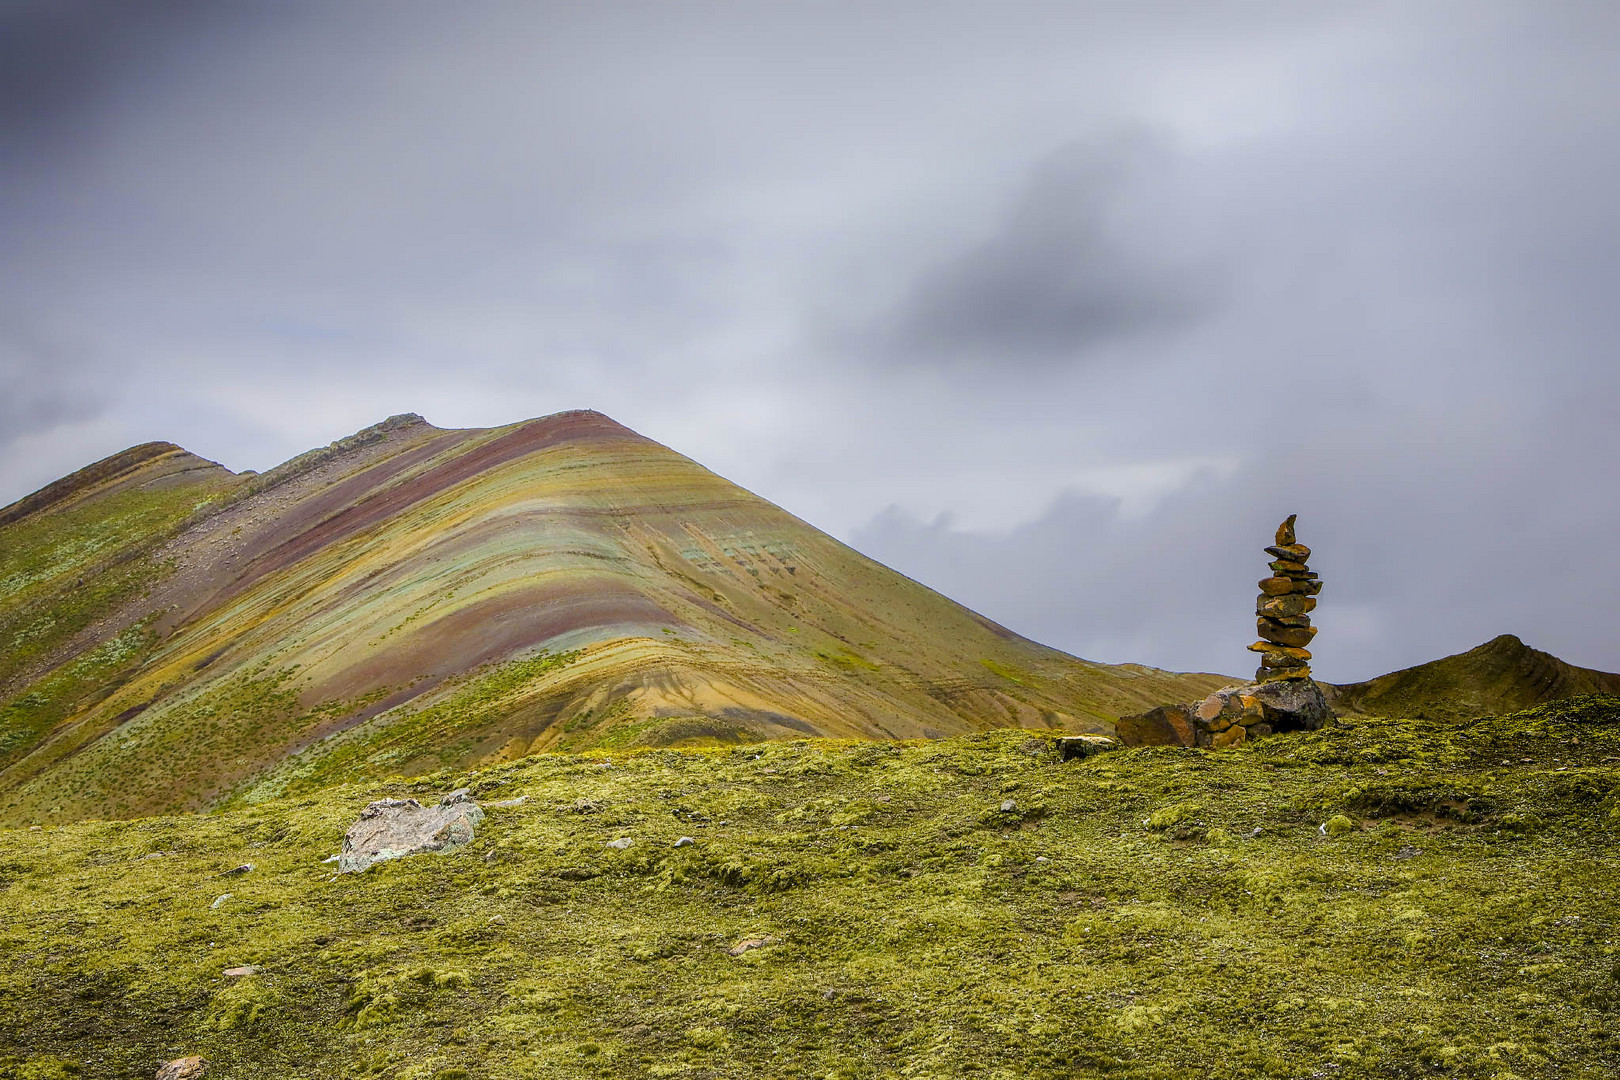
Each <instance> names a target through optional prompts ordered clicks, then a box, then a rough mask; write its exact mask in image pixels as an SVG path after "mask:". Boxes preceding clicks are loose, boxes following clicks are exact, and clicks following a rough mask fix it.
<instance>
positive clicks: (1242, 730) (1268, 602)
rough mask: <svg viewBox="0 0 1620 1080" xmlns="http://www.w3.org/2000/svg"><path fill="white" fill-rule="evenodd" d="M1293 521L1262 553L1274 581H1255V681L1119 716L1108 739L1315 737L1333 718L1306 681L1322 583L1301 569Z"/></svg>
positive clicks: (1168, 741) (1172, 741) (1219, 742)
mask: <svg viewBox="0 0 1620 1080" xmlns="http://www.w3.org/2000/svg"><path fill="white" fill-rule="evenodd" d="M1294 518H1295V515H1293V514H1290V515H1289V517H1288V520H1287V521H1285V522H1283V523H1282V525H1281V526H1280V527H1279V528H1278V529H1277V543H1276V545H1275V546H1273V547H1268V548H1266V552H1267V554H1269V555H1270V556H1271V557H1272V558H1273V560H1275V561H1273V562H1272V564H1271V570H1272V576H1271V577H1268V578H1266V579H1265V580H1264V581H1262V582H1260V599H1259V601H1258V602H1257V603H1256V605H1255V609H1254V610H1255V615H1256V617H1257V619H1258V628H1259V631H1260V640H1259V641H1257V642H1255V643H1254V644H1253V645H1250V646H1249V648H1250V649H1252V650H1254V651H1255V652H1257V653H1259V654H1260V670H1259V671H1257V672H1256V673H1255V681H1254V682H1252V683H1246V684H1244V685H1242V686H1225V687H1222V688H1221V689H1219V690H1217V691H1215V692H1214V693H1213V694H1211V695H1209V696H1208V697H1206V698H1205V699H1204V700H1203V701H1191V702H1186V703H1177V704H1174V705H1160V706H1159V707H1158V708H1155V709H1149V710H1148V711H1147V712H1145V713H1138V714H1136V715H1135V716H1122V717H1120V718H1119V721H1118V722H1117V723H1116V724H1115V725H1114V733H1115V734H1116V735H1117V736H1118V737H1119V740H1120V742H1122V743H1124V744H1125V745H1127V746H1151V745H1169V746H1208V747H1212V748H1216V749H1219V748H1221V747H1226V746H1237V745H1239V744H1241V743H1243V742H1245V741H1247V740H1249V739H1255V738H1260V737H1262V736H1265V735H1271V734H1274V733H1276V732H1282V731H1314V730H1315V729H1317V728H1320V727H1321V726H1322V725H1323V724H1325V723H1327V721H1328V720H1329V719H1330V718H1331V717H1332V716H1333V712H1332V710H1331V709H1330V708H1329V707H1328V703H1327V698H1326V696H1325V695H1323V693H1322V688H1321V687H1320V686H1317V685H1316V681H1315V680H1314V679H1312V678H1311V663H1310V661H1311V654H1310V651H1309V650H1307V649H1306V648H1305V646H1306V645H1308V644H1310V640H1311V638H1312V637H1314V636H1315V634H1316V630H1315V628H1313V627H1312V626H1311V620H1310V617H1309V616H1310V612H1311V611H1312V610H1313V609H1314V608H1315V607H1316V594H1317V593H1319V592H1321V591H1322V583H1321V582H1320V581H1318V580H1317V578H1316V575H1315V574H1314V573H1312V572H1311V570H1310V568H1309V567H1307V566H1306V565H1305V560H1306V559H1308V558H1310V557H1311V549H1310V548H1308V547H1306V546H1305V545H1304V544H1301V543H1299V542H1298V541H1297V540H1296V539H1295V537H1294Z"/></svg>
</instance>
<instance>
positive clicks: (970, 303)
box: [881, 132, 1214, 365]
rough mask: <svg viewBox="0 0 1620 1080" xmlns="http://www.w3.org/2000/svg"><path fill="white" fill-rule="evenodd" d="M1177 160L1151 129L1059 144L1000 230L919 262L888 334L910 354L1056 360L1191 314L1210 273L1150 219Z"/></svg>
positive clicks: (1204, 300) (896, 350) (892, 345)
mask: <svg viewBox="0 0 1620 1080" xmlns="http://www.w3.org/2000/svg"><path fill="white" fill-rule="evenodd" d="M1178 164H1179V163H1178V162H1177V161H1176V159H1175V156H1174V154H1173V153H1172V152H1171V150H1170V149H1169V148H1168V147H1167V146H1164V145H1162V144H1161V143H1160V142H1158V141H1157V140H1155V139H1154V138H1153V136H1152V135H1150V134H1148V133H1145V132H1130V133H1121V134H1118V135H1115V136H1113V137H1110V138H1104V139H1099V140H1094V141H1087V142H1081V143H1076V144H1074V145H1070V146H1067V147H1064V148H1063V149H1061V150H1060V151H1058V152H1057V153H1055V154H1052V155H1051V156H1050V157H1048V158H1046V159H1045V160H1043V161H1042V162H1040V164H1039V165H1038V166H1037V167H1036V168H1035V169H1034V170H1033V173H1032V175H1031V176H1030V178H1029V180H1028V183H1027V184H1026V186H1025V188H1024V190H1023V191H1021V192H1020V193H1019V195H1018V197H1017V199H1016V201H1015V202H1014V204H1013V206H1012V208H1011V210H1010V211H1009V212H1008V213H1007V215H1006V217H1005V219H1004V220H1003V221H1002V222H1001V223H1000V224H999V227H998V228H997V229H996V231H995V233H994V235H992V236H991V237H990V238H989V239H987V240H985V241H984V242H982V243H979V244H976V245H974V246H973V247H971V248H970V249H969V250H967V251H964V252H962V253H960V254H958V255H955V256H953V257H952V258H950V259H949V260H948V261H946V262H945V263H944V264H943V265H940V266H936V267H933V268H930V269H928V270H926V271H924V273H923V274H922V275H921V277H920V280H919V281H918V282H917V284H916V285H915V286H914V287H913V289H912V291H911V293H910V295H909V296H907V297H906V299H905V300H904V302H903V304H902V306H901V308H900V310H899V311H898V312H897V313H896V315H895V316H894V318H893V326H892V329H891V330H890V331H889V335H888V338H887V340H885V341H883V342H882V343H881V344H882V345H883V346H886V347H887V348H889V349H891V350H892V351H893V354H894V355H895V356H896V357H897V358H899V359H901V360H902V361H905V362H912V363H930V362H939V361H945V362H953V361H968V362H977V363H989V364H997V365H1000V364H1006V363H1009V362H1014V363H1016V362H1025V361H1036V362H1052V361H1062V360H1073V359H1077V358H1080V357H1082V356H1084V355H1085V354H1086V353H1088V352H1090V351H1092V350H1094V349H1095V348H1096V347H1098V346H1100V345H1104V344H1107V343H1109V342H1111V341H1115V340H1117V339H1120V338H1129V337H1136V336H1141V335H1150V334H1155V333H1163V332H1166V331H1173V330H1176V329H1179V328H1181V327H1184V326H1186V325H1188V324H1189V323H1190V322H1192V321H1193V320H1195V319H1196V318H1197V317H1198V316H1199V315H1200V314H1201V313H1202V312H1203V311H1204V310H1205V309H1206V307H1207V306H1208V304H1209V303H1210V302H1211V301H1212V299H1213V296H1212V294H1213V292H1214V283H1213V281H1212V277H1211V272H1210V271H1209V270H1205V271H1204V272H1203V273H1201V274H1200V273H1197V272H1195V271H1194V270H1193V268H1192V267H1190V266H1188V265H1185V264H1184V262H1181V261H1180V260H1178V258H1177V256H1175V255H1173V254H1171V253H1170V252H1169V251H1166V250H1165V249H1166V247H1167V246H1168V245H1166V244H1165V243H1164V241H1165V240H1166V239H1167V238H1166V237H1165V236H1164V235H1163V232H1162V229H1159V228H1155V224H1156V222H1155V218H1156V217H1157V216H1158V215H1159V214H1160V213H1162V211H1163V210H1164V209H1165V208H1164V207H1163V206H1161V205H1157V204H1156V203H1155V202H1154V201H1153V195H1154V194H1159V193H1160V192H1161V191H1162V188H1163V186H1164V182H1165V180H1166V179H1167V178H1168V177H1167V174H1170V173H1172V172H1173V171H1174V170H1175V169H1176V168H1177V166H1178ZM1133 218H1134V220H1132V219H1133Z"/></svg>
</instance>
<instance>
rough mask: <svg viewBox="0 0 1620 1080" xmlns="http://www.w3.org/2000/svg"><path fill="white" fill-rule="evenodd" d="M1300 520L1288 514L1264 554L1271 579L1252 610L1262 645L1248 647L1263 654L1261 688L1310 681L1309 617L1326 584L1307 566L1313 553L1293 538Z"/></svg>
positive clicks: (1263, 582)
mask: <svg viewBox="0 0 1620 1080" xmlns="http://www.w3.org/2000/svg"><path fill="white" fill-rule="evenodd" d="M1296 517H1298V515H1297V514H1289V515H1288V520H1287V521H1285V522H1283V523H1282V524H1281V525H1279V526H1277V543H1276V544H1275V545H1274V546H1272V547H1268V548H1266V554H1268V555H1270V556H1271V557H1272V559H1273V562H1272V563H1271V577H1268V578H1263V579H1262V580H1261V582H1260V598H1259V599H1258V600H1256V601H1255V605H1254V613H1255V615H1256V616H1257V618H1256V620H1255V623H1256V629H1258V630H1259V632H1260V640H1259V641H1257V642H1255V643H1254V644H1253V645H1250V646H1249V649H1250V650H1251V651H1253V652H1257V653H1259V654H1260V670H1259V671H1257V672H1255V673H1254V681H1255V682H1259V683H1268V682H1276V681H1278V680H1279V679H1309V678H1310V677H1311V653H1310V650H1309V649H1307V648H1306V647H1305V646H1307V645H1309V644H1310V643H1311V638H1313V637H1315V636H1316V628H1315V627H1314V626H1312V625H1311V615H1310V613H1311V611H1312V610H1313V609H1314V608H1315V607H1316V594H1317V593H1319V592H1321V591H1322V583H1321V582H1320V581H1318V580H1317V577H1316V574H1315V573H1313V572H1312V571H1311V568H1310V567H1308V566H1306V565H1305V560H1306V559H1309V558H1310V557H1311V549H1310V548H1308V547H1306V546H1305V545H1304V544H1301V543H1300V542H1299V541H1298V540H1297V539H1296V538H1295V536H1294V519H1295V518H1296Z"/></svg>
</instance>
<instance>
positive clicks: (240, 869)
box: [219, 862, 253, 877]
mask: <svg viewBox="0 0 1620 1080" xmlns="http://www.w3.org/2000/svg"><path fill="white" fill-rule="evenodd" d="M251 873H253V864H252V863H250V862H245V863H243V864H242V865H241V866H233V867H231V868H230V869H229V870H227V871H225V872H224V873H223V874H221V875H219V876H220V877H230V876H232V875H233V874H251Z"/></svg>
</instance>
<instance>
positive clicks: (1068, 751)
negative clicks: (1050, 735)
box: [1058, 735, 1119, 761]
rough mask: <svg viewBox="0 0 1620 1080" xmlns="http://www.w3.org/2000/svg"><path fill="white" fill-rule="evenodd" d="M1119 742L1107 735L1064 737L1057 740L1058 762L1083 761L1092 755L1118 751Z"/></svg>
mask: <svg viewBox="0 0 1620 1080" xmlns="http://www.w3.org/2000/svg"><path fill="white" fill-rule="evenodd" d="M1118 749H1119V740H1118V739H1110V738H1109V737H1108V736H1107V735H1065V736H1063V737H1062V738H1060V739H1059V740H1058V760H1059V761H1070V760H1073V759H1075V758H1080V759H1081V760H1084V759H1086V758H1088V757H1091V756H1092V755H1094V754H1101V753H1105V752H1107V751H1109V750H1118Z"/></svg>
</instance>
